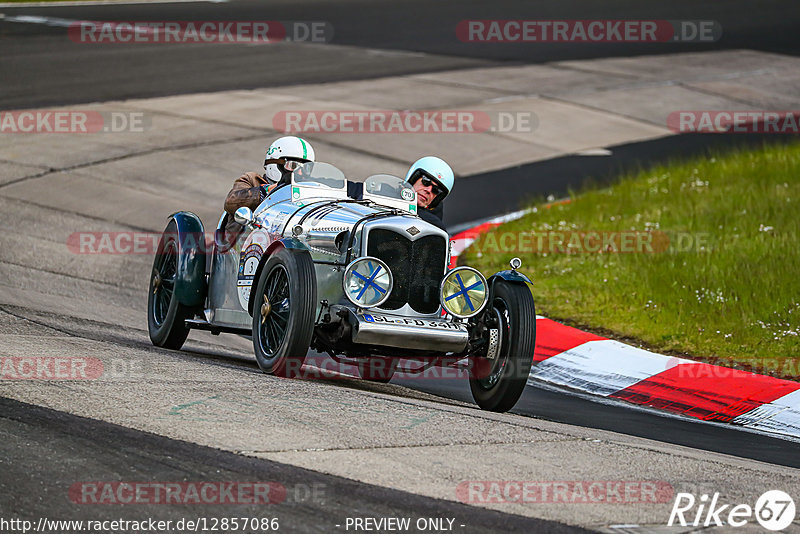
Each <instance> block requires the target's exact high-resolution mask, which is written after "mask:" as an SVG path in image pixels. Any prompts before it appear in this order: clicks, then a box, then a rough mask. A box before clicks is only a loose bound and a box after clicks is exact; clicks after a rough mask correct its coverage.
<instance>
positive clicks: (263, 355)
mask: <svg viewBox="0 0 800 534" xmlns="http://www.w3.org/2000/svg"><path fill="white" fill-rule="evenodd" d="M254 299H255V300H254V301H253V348H254V350H255V356H256V361H257V362H258V366H259V367H260V368H261V370H262V371H264V372H265V373H270V374H275V375H278V376H287V377H294V376H298V375H299V373H300V368H301V367H302V366H303V361H304V360H305V357H306V353H307V352H308V349H309V347H310V346H311V338H312V336H313V333H314V311H315V308H316V301H317V285H316V278H315V274H314V262H313V261H312V260H311V255H310V254H309V253H308V252H306V251H304V250H294V249H281V250H280V251H278V252H276V253H274V254H273V255H272V256H271V257H270V258H269V260H267V263H266V265H264V268H263V269H262V271H261V275H260V276H259V278H258V284H257V285H256V291H255V294H254Z"/></svg>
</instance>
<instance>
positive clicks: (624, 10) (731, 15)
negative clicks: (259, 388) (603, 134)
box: [0, 0, 800, 532]
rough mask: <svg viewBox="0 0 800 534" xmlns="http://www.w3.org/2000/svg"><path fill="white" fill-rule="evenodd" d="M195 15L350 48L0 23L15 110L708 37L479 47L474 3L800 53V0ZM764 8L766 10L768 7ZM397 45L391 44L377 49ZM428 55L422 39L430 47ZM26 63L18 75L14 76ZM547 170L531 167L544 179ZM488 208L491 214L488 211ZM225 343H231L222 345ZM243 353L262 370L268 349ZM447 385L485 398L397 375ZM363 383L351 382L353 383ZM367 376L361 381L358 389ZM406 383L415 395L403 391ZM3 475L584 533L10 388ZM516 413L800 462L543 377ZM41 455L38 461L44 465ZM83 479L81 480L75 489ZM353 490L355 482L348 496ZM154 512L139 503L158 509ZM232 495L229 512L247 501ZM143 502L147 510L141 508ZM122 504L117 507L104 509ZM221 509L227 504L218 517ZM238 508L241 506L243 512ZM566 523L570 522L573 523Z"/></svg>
mask: <svg viewBox="0 0 800 534" xmlns="http://www.w3.org/2000/svg"><path fill="white" fill-rule="evenodd" d="M191 6H192V7H191V17H190V18H191V19H194V20H205V19H210V20H253V19H269V20H325V21H329V22H330V23H331V24H332V25H333V27H334V28H335V31H336V33H335V40H334V43H335V44H340V45H348V46H351V47H353V48H351V49H348V52H347V53H346V54H342V53H341V51H333V50H331V51H328V50H325V48H324V45H319V46H316V47H307V46H291V45H287V46H282V47H272V48H270V47H245V48H242V47H227V46H219V47H208V48H203V49H202V53H198V49H197V48H196V47H191V46H174V47H172V46H147V45H138V46H130V47H118V48H114V47H99V46H91V45H81V44H77V43H74V44H73V43H68V44H66V45H65V44H64V39H63V34H64V30H63V28H53V27H49V26H46V25H39V24H19V23H9V22H2V21H0V50H2V54H1V55H0V72H3V73H4V75H3V82H2V85H0V109H10V108H21V107H33V106H45V105H68V104H75V103H83V102H91V101H103V100H109V99H123V98H134V97H147V96H161V95H166V94H183V93H194V92H200V91H215V90H223V89H236V88H238V89H247V88H255V87H270V86H280V85H285V84H289V83H291V84H297V83H313V82H320V81H333V80H343V79H360V78H372V77H378V76H387V75H394V74H404V73H412V72H425V71H433V70H443V69H447V68H465V67H475V66H491V65H498V66H499V65H509V64H520V63H536V62H545V61H554V60H563V59H579V58H581V59H585V58H591V57H609V56H615V55H622V54H624V55H631V54H658V53H664V52H667V51H669V52H679V51H689V50H695V49H699V45H692V44H684V45H674V44H670V45H666V44H665V45H641V46H640V47H635V48H634V49H633V50H632V49H631V48H630V47H629V46H626V47H625V48H624V49H623V48H622V47H620V46H619V45H613V44H609V45H604V46H596V47H586V46H584V45H536V46H519V45H465V44H463V43H460V42H458V41H457V40H456V39H455V38H454V30H453V28H454V26H455V24H456V23H457V22H458V21H459V20H462V19H469V18H508V19H512V18H584V19H588V18H608V19H612V18H637V17H641V18H650V19H652V18H663V19H693V20H696V19H713V20H717V21H719V22H720V23H721V24H722V26H723V28H724V39H723V40H721V41H720V42H718V43H715V44H713V45H707V44H705V45H702V49H703V50H708V49H709V46H710V47H711V48H712V49H713V48H752V49H759V50H767V51H771V52H778V53H784V54H797V53H798V51H800V34H798V33H797V32H796V27H797V21H798V20H800V4H798V3H797V2H792V1H789V2H777V1H773V2H759V3H758V4H757V6H755V7H754V5H753V3H752V2H745V1H737V2H716V3H714V4H713V5H712V4H709V5H699V4H698V3H697V2H691V1H681V2H673V3H662V2H635V1H626V2H622V1H618V2H604V3H602V4H601V3H596V2H590V1H583V2H556V1H551V2H550V1H549V2H537V3H532V2H524V1H519V2H511V1H506V2H492V3H491V4H486V3H482V2H459V3H457V4H446V3H441V2H429V1H426V2H421V1H420V2H417V1H413V2H401V1H396V0H393V1H387V2H368V1H363V2H336V3H333V2H310V1H300V2H298V1H293V2H269V3H267V2H231V3H227V4H211V3H199V4H192V5H191ZM186 9H187V8H186V6H184V5H180V4H177V5H171V4H154V5H147V6H142V5H133V6H113V7H111V6H104V7H80V8H77V7H76V8H68V7H48V8H46V9H45V8H42V9H39V8H3V9H0V12H2V13H5V14H6V15H7V16H8V15H11V14H14V13H18V12H21V11H23V10H24V12H25V13H26V14H41V15H46V16H50V17H64V18H70V19H92V20H186V19H187V18H189V17H187V16H186ZM754 11H757V13H755V14H754ZM372 48H379V49H383V50H392V51H396V52H397V54H394V55H393V54H383V55H379V56H376V55H375V54H374V53H368V52H366V51H365V50H366V49H372ZM420 53H421V54H420ZM9 73H13V74H11V75H10V74H9ZM762 141H763V138H761V137H737V138H736V139H731V138H728V137H725V136H676V137H671V138H668V139H664V140H657V141H651V142H646V143H636V144H633V145H625V146H620V147H612V155H611V156H597V157H592V156H566V157H564V158H557V159H555V160H549V161H545V162H539V163H534V164H531V165H526V166H522V167H518V168H515V169H508V170H504V171H499V172H497V173H490V174H488V175H484V176H482V177H479V176H475V177H472V178H470V180H463V181H462V182H461V185H460V186H459V189H457V190H456V193H454V195H453V197H452V198H451V199H449V204H448V212H447V222H448V224H450V225H457V224H461V223H464V222H468V221H470V220H474V219H477V218H481V217H487V216H491V215H494V214H497V213H499V212H502V211H507V210H510V209H516V208H517V207H519V205H518V199H519V192H518V191H516V190H515V189H514V188H513V187H508V188H495V189H494V191H504V190H505V191H507V192H509V191H510V192H513V195H512V194H505V195H502V194H498V196H497V197H492V198H490V200H488V201H487V200H485V198H484V201H483V202H481V203H476V202H475V198H476V195H479V194H484V193H485V184H486V183H489V182H488V181H489V180H491V181H495V180H506V181H507V182H506V183H508V184H514V183H517V182H516V176H519V175H520V173H522V174H527V173H537V174H539V175H541V176H542V180H537V181H536V182H535V184H536V185H535V186H534V187H533V188H532V189H531V190H529V191H524V192H523V195H531V196H539V195H548V194H554V195H559V194H563V193H564V192H566V191H567V189H568V188H569V187H580V186H581V184H582V183H584V180H585V179H586V177H590V178H593V179H594V180H596V181H599V182H602V181H604V180H607V179H609V177H610V176H612V174H613V173H614V172H615V171H617V170H619V169H631V168H636V167H637V166H648V165H651V164H653V163H655V162H659V161H666V160H668V159H669V158H672V157H675V156H682V155H693V154H702V153H704V152H705V151H706V150H708V149H709V148H714V147H717V148H718V147H724V146H727V145H728V144H729V143H750V144H752V143H760V142H762ZM528 183H530V182H528ZM476 205H479V206H481V209H483V210H484V211H477V212H476V211H474V209H473V208H474V207H475V206H476ZM221 358H223V359H224V358H225V357H224V356H222V357H221ZM232 363H234V364H235V365H240V366H243V367H246V368H247V370H248V371H252V367H253V366H254V364H253V362H249V361H238V360H235V361H233V362H232ZM398 384H399V385H405V386H408V387H411V388H413V389H419V390H421V391H426V392H428V393H432V394H435V395H438V396H441V397H445V398H449V399H455V400H463V401H467V402H469V401H470V398H469V391H468V389H467V387H466V384H465V383H464V382H457V381H439V382H437V381H428V382H426V383H424V384H422V385H421V386H420V385H419V384H415V383H404V382H402V381H399V382H398ZM344 387H348V386H344ZM351 387H358V386H351ZM392 391H393V392H394V393H395V394H398V395H404V394H406V393H403V390H400V389H399V388H394V389H393V390H392ZM0 407H1V409H0V413H2V415H1V416H0V436H2V445H1V446H0V447H1V448H2V451H3V452H2V459H3V460H2V461H3V463H4V464H5V465H3V474H2V476H0V491H2V493H3V494H4V495H5V496H6V497H3V498H2V499H0V512H2V515H11V514H14V515H18V516H22V517H41V516H45V515H48V514H49V515H50V516H51V517H55V516H57V515H61V516H62V517H66V516H73V514H74V513H75V506H74V505H72V504H71V503H69V502H67V501H65V499H63V491H65V487H68V486H69V484H70V483H72V481H74V480H76V479H81V478H83V479H97V480H110V479H119V480H131V479H136V478H137V477H138V478H139V479H142V480H168V479H184V480H196V479H202V478H203V477H205V478H208V479H217V480H224V479H228V480H230V479H241V478H242V477H245V476H250V477H252V479H253V480H256V479H264V478H267V479H269V480H278V481H281V482H283V483H285V484H286V485H287V486H289V485H292V484H294V483H304V484H310V483H313V482H319V483H322V484H326V485H327V486H328V487H329V488H333V491H331V493H330V494H331V495H334V496H335V497H334V498H331V499H330V500H328V501H323V502H319V501H314V502H297V503H291V502H290V503H287V504H288V506H289V507H290V511H282V517H285V518H286V525H287V530H289V531H291V530H290V528H289V527H294V529H296V530H302V531H315V530H319V531H329V530H330V528H328V527H329V526H330V525H329V524H327V523H322V522H321V521H320V517H325V518H328V519H330V522H335V521H336V520H337V519H336V518H338V517H340V516H342V515H343V512H342V511H343V510H350V509H352V508H353V506H354V505H353V501H357V502H358V503H359V505H358V506H359V507H360V508H359V514H360V515H364V516H366V515H372V516H376V517H379V516H389V515H407V516H415V517H417V516H425V515H429V516H434V515H436V516H446V515H451V516H457V517H460V518H463V519H464V521H463V522H464V523H465V524H467V525H468V526H469V527H470V528H474V530H475V531H489V532H491V531H494V530H496V531H505V532H514V531H520V532H524V531H528V532H529V531H534V530H542V531H544V530H546V531H548V532H558V531H564V532H567V531H576V532H577V531H579V530H578V529H571V528H567V527H563V526H560V525H558V524H555V523H546V522H542V521H540V520H536V519H531V518H520V517H517V516H513V515H510V514H500V513H497V512H493V511H489V510H484V509H480V508H475V507H468V506H463V505H459V504H457V503H452V502H448V501H436V500H431V499H430V498H426V497H420V496H417V495H414V494H411V493H406V492H400V491H396V490H391V489H385V488H380V487H377V486H371V485H366V484H363V483H359V482H353V481H350V480H347V479H342V478H338V477H332V476H329V475H322V474H319V473H316V472H314V471H308V470H304V469H301V468H297V467H291V466H288V465H284V464H281V463H277V462H271V461H268V460H262V459H253V458H246V457H242V456H240V455H235V454H230V453H226V452H222V451H218V450H215V449H210V448H206V447H201V446H199V445H194V444H189V443H185V442H181V441H176V440H171V439H168V438H164V437H160V436H156V435H153V434H147V433H143V432H139V431H136V430H131V429H128V428H124V427H120V426H116V425H112V424H109V423H104V422H100V421H95V420H91V419H84V418H80V417H76V416H73V415H69V414H65V413H62V412H57V411H53V410H48V409H46V408H40V407H36V406H32V405H25V404H23V403H18V402H16V401H11V400H8V399H2V400H0ZM514 413H516V414H519V415H523V416H528V417H534V418H540V419H546V420H550V421H556V422H559V423H565V424H569V425H576V426H582V427H586V428H595V429H602V430H610V431H613V432H618V433H621V434H627V435H631V436H638V437H644V438H647V439H651V440H655V441H660V442H663V443H669V444H677V445H684V446H687V447H692V448H695V449H699V450H706V451H714V452H721V453H724V454H728V455H733V456H739V457H742V458H748V459H753V460H758V461H761V462H766V463H772V464H775V465H781V466H789V467H795V468H796V467H800V457H798V455H797V454H796V453H797V444H796V443H794V442H789V441H785V440H781V439H775V438H770V437H766V436H763V435H759V434H752V433H744V432H739V431H736V430H733V429H730V428H724V427H719V426H711V425H705V424H700V423H697V422H694V421H688V420H683V419H677V418H671V417H663V416H659V415H654V414H652V413H648V412H644V411H639V410H631V409H627V408H625V407H622V406H619V405H604V404H599V403H596V402H591V401H588V400H585V399H582V398H578V397H573V396H569V395H566V394H563V393H557V392H553V391H549V390H543V389H538V388H532V387H529V388H527V389H526V392H525V394H524V395H523V398H522V399H521V400H520V402H519V403H518V405H517V406H516V408H515V409H514ZM32 458H35V459H36V462H37V463H38V464H39V467H37V468H36V469H31V465H33V462H32V460H31V459H32ZM65 484H66V486H65ZM343 496H348V497H352V499H349V498H348V499H345V498H343ZM145 511H149V510H145V509H144V508H139V509H137V514H136V515H137V517H138V516H144V515H147V514H146V513H145ZM232 511H233V510H225V512H224V513H225V515H232V514H231V513H230V512H232ZM138 512H141V513H138ZM190 513H191V514H194V515H206V514H197V513H196V511H195V510H193V509H190V510H183V509H177V508H176V509H172V507H163V506H162V507H157V508H156V509H155V510H154V511H153V512H152V515H157V516H158V518H159V519H169V518H170V517H181V516H186V515H189V514H190ZM91 514H92V516H93V517H96V518H101V517H109V518H112V517H114V518H116V517H118V516H119V513H118V511H117V510H116V509H113V508H112V509H104V507H97V510H92V512H91ZM103 514H107V515H103ZM208 515H213V514H208ZM233 515H236V514H233ZM559 529H563V530H559Z"/></svg>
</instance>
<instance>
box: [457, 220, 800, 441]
mask: <svg viewBox="0 0 800 534" xmlns="http://www.w3.org/2000/svg"><path fill="white" fill-rule="evenodd" d="M523 214H524V212H517V213H514V214H511V215H509V216H505V217H498V218H496V219H492V220H490V221H487V222H484V223H482V224H480V225H478V226H476V227H474V228H471V229H469V230H465V231H463V232H460V233H458V234H456V235H455V236H454V237H453V240H454V241H456V243H454V245H453V252H452V254H453V255H454V256H455V259H454V260H453V262H452V264H453V265H455V261H456V259H457V258H458V254H460V253H461V252H462V251H463V250H464V249H466V248H467V247H468V246H469V244H470V243H472V242H473V241H474V240H475V239H476V238H477V236H478V235H480V234H481V233H483V232H487V231H489V230H490V229H492V228H494V227H496V226H499V225H500V224H502V223H503V222H506V221H509V220H513V219H516V218H519V217H521V216H522V215H523ZM530 382H540V383H541V382H544V383H547V384H551V385H554V386H558V387H561V388H568V389H570V390H573V391H578V392H582V393H586V394H589V395H592V396H597V397H603V398H606V399H610V400H617V401H625V402H629V403H633V404H636V405H639V406H646V407H649V408H653V409H657V410H662V411H664V412H668V413H671V414H677V415H681V416H687V417H692V418H695V419H699V420H702V421H709V422H716V423H728V424H731V425H738V426H741V427H743V428H746V429H749V430H755V431H761V432H768V433H771V434H777V435H779V436H787V437H790V438H800V383H798V382H793V381H790V380H782V379H779V378H774V377H771V376H765V375H759V374H755V373H749V372H745V371H739V370H736V369H731V368H728V367H722V366H718V365H711V364H707V363H702V362H696V361H693V360H687V359H684V358H676V357H671V356H664V355H662V354H656V353H653V352H649V351H646V350H643V349H639V348H636V347H632V346H630V345H626V344H624V343H620V342H619V341H614V340H611V339H607V338H604V337H601V336H597V335H595V334H590V333H588V332H583V331H581V330H578V329H577V328H572V327H569V326H565V325H563V324H560V323H557V322H555V321H552V320H550V319H547V318H545V317H541V316H537V317H536V350H535V354H534V366H533V369H532V370H531V374H530V379H529V383H530Z"/></svg>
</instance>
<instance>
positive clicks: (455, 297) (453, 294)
mask: <svg viewBox="0 0 800 534" xmlns="http://www.w3.org/2000/svg"><path fill="white" fill-rule="evenodd" d="M488 294H489V286H488V285H487V283H486V278H484V276H483V275H482V274H481V273H480V272H479V271H477V270H475V269H473V268H472V267H456V268H455V269H453V270H452V271H450V272H448V273H447V275H446V276H445V277H444V280H442V285H441V286H440V289H439V300H440V302H441V303H442V307H443V308H444V309H445V310H446V311H447V313H449V314H450V315H454V316H455V317H460V318H465V317H472V316H473V315H477V314H478V313H480V311H481V310H482V309H483V307H484V306H486V300H487V299H488Z"/></svg>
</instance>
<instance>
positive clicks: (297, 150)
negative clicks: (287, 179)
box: [264, 135, 314, 182]
mask: <svg viewBox="0 0 800 534" xmlns="http://www.w3.org/2000/svg"><path fill="white" fill-rule="evenodd" d="M287 159H289V160H296V161H302V162H306V161H314V149H313V148H311V144H310V143H308V142H307V141H304V140H302V139H300V138H299V137H295V136H293V135H289V136H286V137H281V138H280V139H276V140H275V142H274V143H272V144H271V145H270V147H269V148H268V149H267V155H266V158H265V159H264V178H266V179H267V180H269V181H271V182H280V181H281V180H282V179H283V178H284V176H288V174H289V171H287V170H286V169H285V168H284V167H283V163H284V162H285V161H286V160H287Z"/></svg>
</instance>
